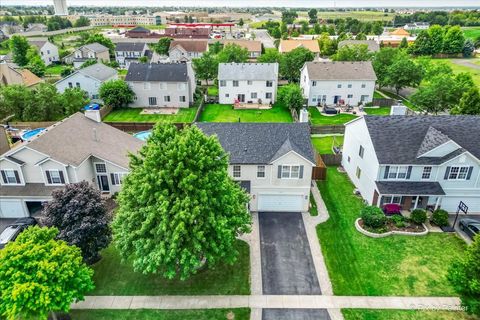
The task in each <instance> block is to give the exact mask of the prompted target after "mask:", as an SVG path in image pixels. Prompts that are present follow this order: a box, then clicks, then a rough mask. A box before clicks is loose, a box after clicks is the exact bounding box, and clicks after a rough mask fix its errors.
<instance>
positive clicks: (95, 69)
mask: <svg viewBox="0 0 480 320" xmlns="http://www.w3.org/2000/svg"><path fill="white" fill-rule="evenodd" d="M113 79H118V75H117V70H115V69H113V68H110V67H107V66H106V65H104V64H103V63H97V64H94V65H91V66H88V67H86V68H83V69H79V70H77V71H75V72H74V73H72V74H70V75H68V76H66V77H65V78H63V79H61V80H59V81H57V82H56V83H55V86H56V87H57V90H58V91H59V92H62V93H63V92H64V91H65V89H68V88H80V89H82V90H83V91H85V92H87V93H88V96H89V97H90V98H91V99H99V97H98V91H99V89H100V86H101V85H102V83H104V82H105V81H108V80H113Z"/></svg>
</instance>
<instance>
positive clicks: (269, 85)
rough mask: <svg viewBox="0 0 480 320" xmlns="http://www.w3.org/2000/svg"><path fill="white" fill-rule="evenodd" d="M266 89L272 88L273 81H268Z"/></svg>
mask: <svg viewBox="0 0 480 320" xmlns="http://www.w3.org/2000/svg"><path fill="white" fill-rule="evenodd" d="M267 87H268V88H271V87H273V81H270V80H268V81H267Z"/></svg>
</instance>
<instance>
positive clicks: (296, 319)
mask: <svg viewBox="0 0 480 320" xmlns="http://www.w3.org/2000/svg"><path fill="white" fill-rule="evenodd" d="M262 320H330V316H329V314H328V311H327V310H325V309H263V312H262Z"/></svg>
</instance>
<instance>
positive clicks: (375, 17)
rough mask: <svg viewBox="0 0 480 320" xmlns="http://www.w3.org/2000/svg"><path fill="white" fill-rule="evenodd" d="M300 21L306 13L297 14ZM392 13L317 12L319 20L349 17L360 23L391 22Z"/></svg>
mask: <svg viewBox="0 0 480 320" xmlns="http://www.w3.org/2000/svg"><path fill="white" fill-rule="evenodd" d="M298 14H299V17H300V19H298V20H303V19H304V18H305V17H306V16H307V12H305V11H300V12H298ZM394 15H395V14H394V13H384V12H383V11H355V10H347V11H319V12H318V18H319V19H341V18H343V19H345V18H347V17H350V18H352V19H358V20H360V21H392V20H393V17H394Z"/></svg>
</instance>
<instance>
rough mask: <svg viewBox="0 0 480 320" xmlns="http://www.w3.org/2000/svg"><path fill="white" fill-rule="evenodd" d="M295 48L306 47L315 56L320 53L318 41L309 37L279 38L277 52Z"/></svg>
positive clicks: (285, 51)
mask: <svg viewBox="0 0 480 320" xmlns="http://www.w3.org/2000/svg"><path fill="white" fill-rule="evenodd" d="M296 48H305V49H308V50H310V51H311V52H313V53H314V54H315V56H316V57H317V58H318V56H319V55H320V46H319V45H318V41H317V40H309V39H288V40H281V41H280V45H279V46H278V52H280V53H287V52H290V51H292V50H293V49H296Z"/></svg>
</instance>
